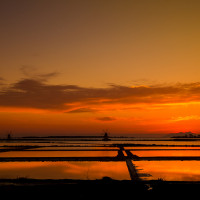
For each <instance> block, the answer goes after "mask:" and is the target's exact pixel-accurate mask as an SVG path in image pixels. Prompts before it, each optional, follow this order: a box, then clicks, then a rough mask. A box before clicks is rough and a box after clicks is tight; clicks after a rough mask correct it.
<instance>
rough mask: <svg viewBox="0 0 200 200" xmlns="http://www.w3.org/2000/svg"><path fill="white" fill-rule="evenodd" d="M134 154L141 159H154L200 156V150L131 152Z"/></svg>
mask: <svg viewBox="0 0 200 200" xmlns="http://www.w3.org/2000/svg"><path fill="white" fill-rule="evenodd" d="M131 153H132V154H135V155H137V156H141V157H143V156H144V157H145V156H147V157H153V156H200V151H199V150H190V151H189V150H185V151H181V150H180V151H178V150H170V151H159V150H157V151H151V150H149V151H131Z"/></svg>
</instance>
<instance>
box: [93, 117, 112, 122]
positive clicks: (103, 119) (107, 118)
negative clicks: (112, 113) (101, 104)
mask: <svg viewBox="0 0 200 200" xmlns="http://www.w3.org/2000/svg"><path fill="white" fill-rule="evenodd" d="M96 119H97V120H100V121H106V122H108V121H114V120H116V119H115V118H114V117H97V118H96Z"/></svg>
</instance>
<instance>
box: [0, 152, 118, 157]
mask: <svg viewBox="0 0 200 200" xmlns="http://www.w3.org/2000/svg"><path fill="white" fill-rule="evenodd" d="M107 156H108V157H109V156H110V157H112V156H117V152H116V151H9V152H2V153H0V157H107Z"/></svg>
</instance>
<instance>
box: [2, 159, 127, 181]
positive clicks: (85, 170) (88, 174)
mask: <svg viewBox="0 0 200 200" xmlns="http://www.w3.org/2000/svg"><path fill="white" fill-rule="evenodd" d="M105 176H108V177H111V178H113V179H117V180H130V177H129V173H128V169H127V167H126V163H125V162H31V163H30V162H15V163H10V162H8V163H0V178H18V177H25V178H35V179H83V180H95V179H101V178H103V177H105Z"/></svg>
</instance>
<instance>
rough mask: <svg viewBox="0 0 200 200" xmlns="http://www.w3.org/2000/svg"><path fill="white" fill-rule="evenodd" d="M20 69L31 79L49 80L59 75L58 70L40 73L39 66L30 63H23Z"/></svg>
mask: <svg viewBox="0 0 200 200" xmlns="http://www.w3.org/2000/svg"><path fill="white" fill-rule="evenodd" d="M20 71H21V72H22V74H23V75H25V76H26V77H27V78H30V79H39V80H41V81H47V80H48V79H49V78H53V77H55V76H57V75H59V73H58V72H50V73H38V72H37V68H36V67H34V66H30V65H22V66H21V67H20Z"/></svg>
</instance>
